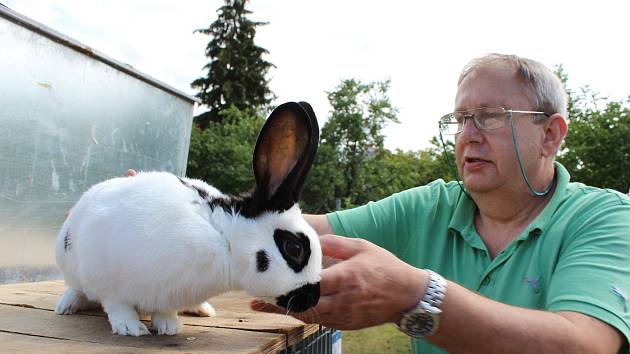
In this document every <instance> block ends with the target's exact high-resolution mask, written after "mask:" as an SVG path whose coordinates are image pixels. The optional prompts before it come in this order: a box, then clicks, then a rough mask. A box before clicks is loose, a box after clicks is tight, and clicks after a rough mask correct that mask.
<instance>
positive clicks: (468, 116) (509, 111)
mask: <svg viewBox="0 0 630 354" xmlns="http://www.w3.org/2000/svg"><path fill="white" fill-rule="evenodd" d="M489 108H490V109H498V108H500V109H502V110H503V112H504V113H507V115H508V121H510V120H512V114H513V113H518V114H532V115H544V116H545V117H547V118H549V117H551V115H550V114H549V113H547V112H539V111H520V110H514V109H505V108H503V107H479V108H473V109H469V110H465V111H454V112H451V113H447V114H445V115H443V116H442V117H441V118H440V120H439V121H438V125H439V128H440V133H444V134H446V135H458V134H461V133H462V132H463V131H464V127H465V126H466V120H468V119H471V118H472V121H473V125H474V126H475V128H477V129H478V130H480V131H491V130H496V129H501V128H502V127H504V126H505V125H501V126H500V127H497V128H491V129H488V128H480V127H479V123H478V122H477V119H476V117H477V115H475V114H474V111H478V110H481V109H489ZM469 112H470V114H464V120H463V121H462V122H461V123H460V122H458V121H457V119H455V117H454V115H455V113H469ZM446 117H449V118H451V120H449V121H444V120H445V118H446ZM454 123H456V124H457V125H458V129H457V132H455V133H447V132H443V129H442V126H446V125H447V124H454Z"/></svg>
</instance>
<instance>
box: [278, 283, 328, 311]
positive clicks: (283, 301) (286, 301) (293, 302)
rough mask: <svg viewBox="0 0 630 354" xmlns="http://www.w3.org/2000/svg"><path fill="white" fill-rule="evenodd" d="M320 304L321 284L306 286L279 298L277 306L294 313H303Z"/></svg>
mask: <svg viewBox="0 0 630 354" xmlns="http://www.w3.org/2000/svg"><path fill="white" fill-rule="evenodd" d="M318 302H319V283H316V284H306V285H304V286H302V287H301V288H298V289H295V290H293V291H291V292H290V293H288V294H286V295H282V296H279V297H278V299H277V304H278V305H279V306H282V307H284V308H285V309H287V310H289V311H292V312H303V311H306V310H308V309H309V308H311V307H313V306H315V305H317V303H318Z"/></svg>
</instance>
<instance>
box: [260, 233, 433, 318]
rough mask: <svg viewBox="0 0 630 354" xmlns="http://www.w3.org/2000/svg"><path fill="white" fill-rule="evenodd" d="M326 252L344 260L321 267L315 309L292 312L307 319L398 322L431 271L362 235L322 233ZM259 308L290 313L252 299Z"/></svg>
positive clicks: (420, 293) (421, 292)
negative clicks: (353, 237) (407, 260)
mask: <svg viewBox="0 0 630 354" xmlns="http://www.w3.org/2000/svg"><path fill="white" fill-rule="evenodd" d="M320 242H321V246H322V252H323V254H324V256H328V257H332V258H335V259H338V260H341V261H340V262H338V263H336V264H334V265H333V266H331V267H330V268H326V269H324V270H323V271H322V279H321V283H320V288H321V296H320V299H319V303H318V304H317V306H315V307H314V308H313V309H311V310H309V311H306V312H303V313H288V314H289V315H292V316H293V317H295V318H297V319H299V320H302V321H304V322H307V323H319V324H322V325H324V326H326V327H331V328H337V329H344V330H353V329H361V328H365V327H370V326H374V325H378V324H382V323H385V322H397V321H398V320H399V318H400V316H401V313H402V312H403V311H406V310H408V309H410V308H412V307H414V306H415V305H416V304H417V303H418V301H419V300H420V298H422V295H423V294H424V291H425V289H426V285H427V282H428V274H427V272H426V271H424V270H421V269H417V268H414V267H412V266H410V265H408V264H406V263H404V262H403V261H401V260H400V259H398V258H396V257H395V256H394V255H393V254H391V253H390V252H388V251H387V250H385V249H383V248H381V247H378V246H376V245H374V244H372V243H370V242H367V241H365V240H361V239H352V238H346V237H341V236H334V235H322V236H321V237H320ZM250 305H251V307H252V309H254V310H257V311H263V312H272V313H281V314H287V311H286V310H285V309H283V308H280V307H277V306H275V305H271V304H268V303H265V302H263V301H261V300H253V301H252V302H251V304H250Z"/></svg>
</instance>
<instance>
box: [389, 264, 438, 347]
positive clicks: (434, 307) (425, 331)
mask: <svg viewBox="0 0 630 354" xmlns="http://www.w3.org/2000/svg"><path fill="white" fill-rule="evenodd" d="M426 271H427V272H429V284H428V285H427V290H426V292H425V293H424V296H423V297H422V299H421V300H420V302H419V303H418V304H417V305H416V306H415V307H414V308H412V309H411V310H409V311H406V312H404V313H403V314H402V318H401V320H400V323H399V324H398V328H399V329H400V330H401V331H402V332H404V333H405V334H407V335H408V336H410V337H413V338H423V337H426V336H430V335H432V334H434V333H435V332H436V331H437V329H438V327H439V325H440V314H441V313H442V309H441V308H440V307H441V306H442V301H444V296H445V295H446V280H444V278H442V277H441V276H440V275H439V274H437V273H435V272H433V271H431V270H429V269H426Z"/></svg>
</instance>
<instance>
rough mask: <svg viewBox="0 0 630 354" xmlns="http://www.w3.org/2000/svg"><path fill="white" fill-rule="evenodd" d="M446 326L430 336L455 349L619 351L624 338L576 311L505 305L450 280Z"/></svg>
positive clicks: (443, 322)
mask: <svg viewBox="0 0 630 354" xmlns="http://www.w3.org/2000/svg"><path fill="white" fill-rule="evenodd" d="M442 308H443V313H442V318H441V324H440V329H439V330H438V332H437V333H436V334H435V335H434V336H432V337H430V338H429V340H430V341H431V342H432V343H434V344H436V345H438V346H440V347H442V348H444V349H446V351H448V352H449V353H500V354H506V353H519V354H523V353H538V354H539V353H554V354H556V353H571V354H575V353H588V354H595V353H610V354H614V353H617V352H618V350H619V348H620V347H621V344H622V338H621V335H620V333H619V332H617V330H615V329H613V328H612V327H610V326H608V325H607V324H605V323H603V322H601V321H599V320H596V319H593V318H591V317H588V316H586V315H582V314H578V313H575V312H564V313H552V312H546V311H537V310H530V309H524V308H519V307H515V306H510V305H506V304H502V303H499V302H496V301H493V300H490V299H487V298H485V297H483V296H480V295H478V294H476V293H473V292H471V291H470V290H468V289H465V288H464V287H462V286H459V285H457V284H455V283H452V282H449V284H448V292H447V296H446V298H445V300H444V303H443V305H442Z"/></svg>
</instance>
